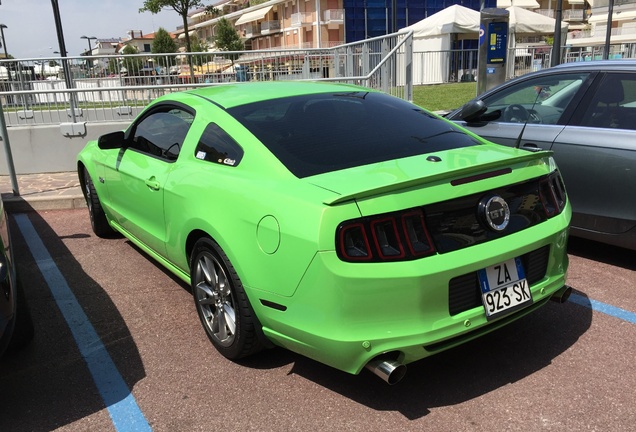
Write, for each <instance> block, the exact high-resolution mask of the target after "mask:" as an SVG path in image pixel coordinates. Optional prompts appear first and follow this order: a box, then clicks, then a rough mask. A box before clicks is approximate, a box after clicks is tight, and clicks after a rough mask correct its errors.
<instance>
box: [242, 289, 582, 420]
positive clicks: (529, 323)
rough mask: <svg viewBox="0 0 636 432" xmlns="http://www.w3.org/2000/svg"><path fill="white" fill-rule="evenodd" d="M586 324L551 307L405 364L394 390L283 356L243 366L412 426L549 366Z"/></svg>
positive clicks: (578, 313)
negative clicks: (296, 380) (282, 370)
mask: <svg viewBox="0 0 636 432" xmlns="http://www.w3.org/2000/svg"><path fill="white" fill-rule="evenodd" d="M580 295H583V294H580ZM591 322H592V310H591V309H589V308H585V307H581V306H578V305H576V304H573V303H569V302H568V303H565V304H557V303H555V302H548V303H547V304H546V305H545V306H543V307H542V308H541V309H539V310H537V311H535V312H534V313H533V314H530V315H528V316H525V317H523V318H521V319H519V320H518V321H515V322H513V323H511V324H510V325H508V326H506V327H504V328H502V329H499V330H496V331H495V332H493V333H490V334H487V335H485V336H483V337H481V338H478V339H477V340H474V341H471V342H469V343H467V344H464V345H462V346H460V347H457V348H454V349H451V350H448V351H444V352H442V353H440V354H437V355H434V356H431V357H428V358H425V359H423V360H421V361H419V362H415V363H411V364H409V365H408V366H407V369H408V371H407V374H406V376H405V377H404V379H403V380H402V381H400V382H399V383H397V384H396V385H394V386H389V385H388V384H386V383H385V382H384V381H382V380H381V379H380V378H378V377H376V376H375V375H373V374H372V373H371V372H369V371H367V370H363V371H362V372H361V373H360V374H359V375H357V376H355V375H350V374H347V373H344V372H341V371H338V370H335V369H333V368H330V367H328V366H325V365H323V364H320V363H317V362H315V361H312V360H310V359H307V358H305V357H302V356H300V355H297V354H294V353H291V352H289V351H286V350H284V349H274V350H271V351H268V352H264V353H261V354H259V355H257V356H255V357H254V358H249V359H247V360H244V361H243V362H242V364H243V365H244V366H246V367H250V368H258V369H261V368H263V369H267V368H278V367H281V366H283V365H286V364H292V363H293V367H292V369H291V371H290V373H293V374H297V375H299V376H301V377H303V378H306V379H308V380H310V381H313V382H315V383H316V384H318V385H320V386H323V387H325V388H328V389H330V390H332V391H334V392H337V393H339V394H341V395H343V396H345V397H347V398H349V399H351V400H353V401H356V402H358V403H360V404H362V405H365V406H367V407H369V408H371V409H374V410H377V411H396V412H399V413H401V414H402V415H404V416H405V417H406V418H408V419H410V420H416V419H419V418H422V417H424V416H426V415H427V414H428V413H429V412H430V410H431V409H432V408H435V407H443V406H449V405H456V404H460V403H463V402H466V401H469V400H471V399H474V398H476V397H479V396H482V395H484V394H486V393H489V392H492V391H494V390H497V389H498V388H500V387H504V386H506V385H508V384H510V383H514V382H517V381H520V380H523V379H524V378H527V377H528V376H530V375H532V374H533V373H535V372H537V371H539V370H541V369H543V368H545V367H547V366H549V365H550V364H551V363H552V361H553V359H555V358H557V357H558V356H559V355H561V354H562V353H563V352H565V351H566V350H567V349H568V348H569V347H571V346H572V345H574V344H575V343H576V342H577V340H578V339H579V337H581V336H582V335H583V334H584V333H585V332H586V331H587V330H588V328H589V327H590V325H591Z"/></svg>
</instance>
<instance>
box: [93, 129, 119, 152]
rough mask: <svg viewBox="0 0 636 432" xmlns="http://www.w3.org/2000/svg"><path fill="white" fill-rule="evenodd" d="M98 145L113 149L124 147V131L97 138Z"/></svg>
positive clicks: (101, 147) (103, 148) (102, 147)
mask: <svg viewBox="0 0 636 432" xmlns="http://www.w3.org/2000/svg"><path fill="white" fill-rule="evenodd" d="M97 146H98V147H99V148H100V149H102V150H111V149H118V148H121V147H123V146H124V132H123V131H117V132H111V133H107V134H105V135H102V136H100V137H99V138H98V140H97Z"/></svg>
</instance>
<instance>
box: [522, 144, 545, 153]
mask: <svg viewBox="0 0 636 432" xmlns="http://www.w3.org/2000/svg"><path fill="white" fill-rule="evenodd" d="M521 150H526V151H530V152H538V151H542V150H543V149H542V148H541V147H539V146H538V145H536V144H532V143H525V144H524V145H522V146H521Z"/></svg>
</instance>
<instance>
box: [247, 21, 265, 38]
mask: <svg viewBox="0 0 636 432" xmlns="http://www.w3.org/2000/svg"><path fill="white" fill-rule="evenodd" d="M260 34H261V25H260V24H258V23H254V24H246V25H245V28H244V29H243V37H244V38H248V39H249V38H252V37H254V36H259V35H260Z"/></svg>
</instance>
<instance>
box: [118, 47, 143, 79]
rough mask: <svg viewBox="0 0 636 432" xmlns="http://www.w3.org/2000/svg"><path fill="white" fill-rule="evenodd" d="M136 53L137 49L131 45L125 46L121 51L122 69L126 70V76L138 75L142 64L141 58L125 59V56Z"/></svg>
mask: <svg viewBox="0 0 636 432" xmlns="http://www.w3.org/2000/svg"><path fill="white" fill-rule="evenodd" d="M138 53H139V52H138V51H137V48H135V47H134V46H132V45H126V46H125V47H124V49H123V50H122V54H123V55H124V60H123V62H122V67H125V68H126V72H127V73H128V76H135V75H139V71H140V70H141V69H142V68H143V64H144V62H143V59H142V58H141V57H126V56H127V55H130V54H138Z"/></svg>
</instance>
